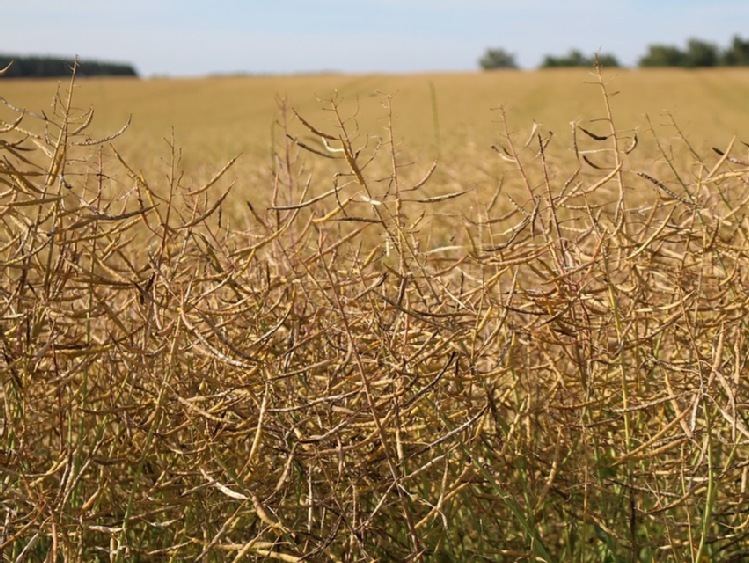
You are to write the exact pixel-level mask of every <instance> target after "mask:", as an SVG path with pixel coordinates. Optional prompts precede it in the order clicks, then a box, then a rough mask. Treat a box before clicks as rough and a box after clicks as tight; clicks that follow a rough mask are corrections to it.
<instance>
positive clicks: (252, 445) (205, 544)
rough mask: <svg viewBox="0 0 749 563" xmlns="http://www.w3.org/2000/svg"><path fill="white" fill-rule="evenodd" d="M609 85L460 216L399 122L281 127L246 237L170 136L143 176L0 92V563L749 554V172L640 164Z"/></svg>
mask: <svg viewBox="0 0 749 563" xmlns="http://www.w3.org/2000/svg"><path fill="white" fill-rule="evenodd" d="M600 87H601V90H602V99H603V100H604V101H605V103H606V104H605V106H606V114H605V115H604V117H603V118H602V119H600V120H598V121H595V122H593V123H585V124H573V125H572V133H573V142H572V147H573V150H574V152H575V155H576V162H577V167H575V166H572V167H571V168H569V167H565V168H560V167H559V166H557V165H556V164H555V152H554V151H556V150H559V147H561V149H566V148H569V147H565V146H564V143H562V142H560V140H559V139H560V137H562V135H557V136H556V137H555V138H553V139H552V137H551V135H550V133H548V132H545V131H540V130H538V131H537V130H534V131H533V132H532V133H531V134H530V135H527V136H524V137H526V138H527V141H525V139H523V140H519V139H518V136H517V135H514V134H510V133H509V132H508V131H507V130H505V132H504V135H503V136H502V138H501V140H500V141H499V142H498V143H497V145H496V147H495V151H496V154H494V158H498V159H500V161H501V162H502V163H503V166H505V167H506V178H507V182H508V185H509V184H513V185H515V186H516V187H518V186H519V188H520V189H513V190H506V189H501V188H500V189H498V190H497V191H496V193H495V195H494V197H492V198H491V199H490V200H488V201H486V202H485V206H484V208H483V209H482V210H481V211H480V213H476V214H475V216H468V214H467V213H465V212H461V205H462V203H461V202H462V201H463V199H465V197H466V194H465V193H464V192H465V190H459V191H452V192H448V193H444V194H442V195H438V196H434V195H430V193H429V186H431V185H432V184H430V177H431V172H432V171H433V170H434V167H432V166H429V165H428V163H427V165H426V166H425V167H424V177H423V179H422V180H421V181H419V182H416V183H413V182H412V183H407V182H406V180H404V178H403V176H402V172H401V170H402V169H401V166H402V163H401V162H400V160H399V156H398V151H397V150H396V147H395V145H394V142H393V139H392V128H391V129H390V130H389V132H390V137H389V138H384V139H381V140H379V141H375V140H367V139H365V138H361V137H359V136H358V135H357V134H355V133H354V131H355V129H354V128H353V127H354V124H355V118H352V117H348V118H347V117H345V116H343V115H341V112H340V111H339V109H338V108H339V106H338V102H337V101H336V100H331V101H330V105H329V109H330V110H331V116H332V118H333V122H334V123H335V126H334V127H332V128H331V129H330V130H327V129H323V128H321V127H320V126H319V125H317V124H313V123H309V122H307V121H306V120H305V119H304V116H301V115H296V114H293V113H290V112H286V113H285V114H284V115H285V116H286V117H287V118H288V120H289V122H290V123H291V125H289V127H288V128H287V136H286V137H285V139H284V142H283V143H281V144H280V145H279V147H278V149H279V150H278V156H277V162H278V167H277V169H276V174H275V181H274V185H273V186H270V187H269V188H268V189H269V190H272V204H271V205H270V206H269V207H268V208H267V209H265V210H258V209H255V208H254V207H253V206H251V205H250V206H248V210H247V213H248V214H249V215H250V216H251V221H250V226H248V227H247V228H243V229H237V228H235V227H232V226H231V225H225V224H224V221H222V203H223V202H224V198H225V197H226V193H227V190H224V189H223V188H222V189H219V187H218V186H220V185H222V184H221V181H220V179H221V177H222V176H223V175H224V174H225V173H226V172H227V170H229V169H230V166H231V163H230V164H229V165H227V166H226V167H224V168H223V169H221V170H220V171H219V172H218V173H217V174H216V177H215V178H214V180H213V181H211V182H209V183H208V184H206V185H203V186H190V185H184V184H183V182H182V179H181V176H180V172H179V151H178V150H177V149H176V148H175V146H174V142H172V143H170V147H171V154H170V157H171V159H170V161H169V162H168V163H167V168H168V174H167V176H166V179H165V180H164V179H158V180H156V181H155V180H153V179H147V178H146V177H145V176H144V175H143V174H141V173H140V172H139V171H137V170H133V169H131V168H130V167H129V166H128V164H127V163H126V162H125V160H124V159H122V158H119V156H118V155H117V153H116V152H114V151H113V150H112V149H111V148H109V144H108V143H109V141H110V140H111V139H92V138H90V137H89V136H88V135H87V127H88V126H89V124H90V117H91V114H90V113H86V112H84V113H79V112H76V111H75V110H73V109H72V105H71V101H70V95H69V94H68V95H65V96H60V97H59V98H58V99H57V100H56V104H55V110H54V112H52V113H51V114H50V115H32V114H27V113H25V112H23V111H21V110H17V111H16V110H15V108H12V107H10V106H8V108H7V109H9V110H10V111H16V115H17V119H16V120H14V121H11V122H4V123H2V128H1V129H0V134H1V135H2V137H0V151H1V160H0V189H2V193H0V222H2V229H1V230H0V265H1V266H2V280H1V281H0V323H1V324H0V354H1V355H0V385H1V388H0V389H1V393H2V394H1V398H2V417H3V418H2V421H0V479H1V484H0V487H1V489H0V490H1V492H0V499H2V500H0V551H2V553H3V554H4V558H5V560H13V561H24V560H42V559H44V558H45V557H46V558H47V560H50V561H52V560H55V559H56V558H58V557H60V558H63V559H65V560H87V561H89V560H95V559H98V560H107V559H109V560H125V559H141V560H146V559H149V560H150V559H174V560H183V559H193V560H216V561H219V560H226V559H232V558H233V559H234V560H240V559H243V558H257V559H260V558H270V559H279V560H282V561H301V560H305V559H306V560H320V561H327V560H334V561H336V560H338V561H359V560H406V559H427V558H434V559H435V560H441V561H450V560H485V559H491V560H497V559H505V560H547V561H552V560H570V559H576V560H589V561H602V560H607V561H619V560H631V559H632V558H633V557H634V558H639V559H641V560H659V561H662V560H675V561H681V560H686V559H691V560H693V561H698V560H702V558H703V557H712V558H720V559H723V560H727V559H730V558H734V559H736V560H738V559H740V558H741V557H742V556H747V555H749V554H748V553H747V551H746V550H745V547H743V546H745V545H746V542H747V538H746V536H747V534H748V533H749V531H748V530H747V526H748V525H749V520H748V519H747V516H746V514H747V512H749V507H748V506H747V501H748V499H749V497H747V479H748V477H749V462H748V461H747V452H748V450H747V445H746V444H747V439H748V438H749V421H747V420H746V415H745V414H744V411H745V410H746V402H747V399H746V393H747V383H746V373H747V365H746V364H747V359H748V358H749V342H748V341H747V334H749V330H747V320H746V319H747V312H748V311H747V309H748V308H749V217H747V213H748V212H749V196H747V193H748V192H747V180H748V177H749V163H748V162H745V161H743V160H741V159H740V158H737V157H735V156H734V147H728V149H726V150H723V151H716V153H715V154H711V155H709V156H706V157H703V156H701V155H699V154H698V153H697V152H696V151H694V150H691V148H690V147H689V145H688V143H686V142H684V143H683V144H682V145H679V146H678V147H676V148H674V147H662V148H661V152H660V153H658V154H653V155H650V159H651V160H658V161H660V163H661V165H660V168H659V170H660V171H661V172H663V171H665V172H663V174H664V175H663V176H661V177H656V171H655V169H648V170H641V169H639V168H637V167H635V166H634V165H633V164H632V163H633V162H634V161H633V160H632V159H631V156H632V155H633V154H636V153H637V151H638V150H639V147H638V142H637V141H638V140H637V138H636V135H634V134H633V133H631V132H629V133H627V132H621V131H618V130H617V128H616V125H615V122H614V119H613V117H612V115H611V112H610V110H609V106H608V101H609V97H608V94H607V92H606V85H605V83H604V82H603V81H602V80H601V81H600ZM71 90H72V87H71ZM386 103H389V100H386ZM7 105H8V104H7V103H6V106H7ZM29 121H31V122H33V123H34V125H33V126H28V127H27V122H29ZM40 130H41V131H43V132H42V133H40V132H38V131H40ZM309 139H312V142H311V141H310V140H309ZM656 141H657V139H656ZM487 149H488V148H487ZM672 150H680V151H686V152H687V153H688V154H689V155H690V159H691V160H690V166H689V167H687V168H685V167H683V166H680V165H679V166H677V161H676V160H675V158H674V155H673V152H672ZM491 154H492V153H491V152H490V151H488V150H487V155H491ZM306 158H310V159H317V158H326V159H327V158H332V159H336V161H337V164H338V166H339V173H337V174H336V175H335V177H334V178H333V182H332V184H331V186H330V189H329V190H327V191H325V190H323V191H321V192H320V193H316V194H314V195H313V194H311V193H308V187H309V185H308V183H307V182H306V181H305V180H304V174H303V172H302V170H303V169H302V163H303V162H304V159H306ZM487 158H489V156H487ZM642 160H643V159H640V162H642ZM420 165H423V163H421V164H420ZM654 168H655V167H654ZM125 184H126V185H125ZM123 186H125V187H124V188H123ZM253 188H255V187H253V186H240V187H239V188H236V189H253ZM432 194H433V192H432ZM442 219H444V220H445V221H446V222H447V224H450V225H452V227H451V229H452V232H451V236H450V237H449V240H447V239H444V241H443V242H444V244H443V242H440V241H442V240H443V238H444V233H443V232H442V231H439V230H438V229H436V228H435V227H434V225H435V224H436V223H438V222H439V221H440V220H442ZM427 222H429V224H430V225H432V226H431V227H430V228H429V229H428V232H425V230H424V228H423V225H424V224H427ZM435 233H436V234H435ZM438 239H439V240H438Z"/></svg>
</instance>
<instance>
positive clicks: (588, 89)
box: [0, 69, 749, 173]
mask: <svg viewBox="0 0 749 563" xmlns="http://www.w3.org/2000/svg"><path fill="white" fill-rule="evenodd" d="M605 80H606V82H607V83H608V85H609V86H608V87H609V89H610V91H611V92H612V93H614V94H616V95H615V96H613V97H612V100H611V103H612V107H613V110H614V112H615V116H616V121H617V125H618V127H619V128H620V129H621V130H627V129H632V128H637V129H638V130H639V131H640V134H641V136H642V137H643V140H644V141H645V142H647V140H648V129H649V124H648V123H647V122H646V120H645V116H646V115H649V116H650V118H651V119H652V121H653V123H654V125H655V126H656V130H657V132H658V134H659V135H661V136H662V138H663V139H664V140H666V141H668V140H671V139H674V138H675V137H676V134H675V131H674V130H673V128H672V127H670V125H671V123H670V120H669V119H668V118H666V117H665V115H666V114H671V115H672V116H673V118H674V120H675V122H676V123H677V124H678V126H679V127H680V128H682V129H683V130H684V132H685V133H686V135H687V136H688V138H689V139H690V140H691V141H692V142H693V143H694V144H695V147H696V148H698V149H701V150H705V149H707V150H709V149H710V147H712V146H718V147H724V146H725V145H727V144H728V142H729V141H730V140H731V138H732V137H733V136H734V135H736V136H738V137H739V138H741V136H742V134H743V135H745V134H746V132H747V131H749V114H747V112H746V110H745V100H746V99H747V95H749V73H747V72H746V71H744V70H705V71H702V70H697V71H687V70H677V69H673V70H670V69H667V70H638V71H632V70H624V69H622V70H610V71H607V72H606V76H605ZM57 85H58V83H57V82H55V81H40V82H37V81H34V82H21V81H12V82H11V81H7V82H5V83H4V84H3V90H2V92H1V93H0V95H2V96H3V97H5V98H6V99H7V100H8V101H9V102H11V103H14V104H17V105H21V106H23V107H25V108H26V109H29V110H42V109H48V108H49V105H50V100H51V98H52V95H53V94H54V92H55V89H56V87H57ZM336 93H337V95H338V96H339V97H340V99H341V100H342V101H343V103H344V104H345V107H346V108H347V109H349V110H351V109H352V108H353V106H354V105H355V104H356V103H357V101H358V104H359V120H360V128H361V132H362V134H366V135H372V136H383V135H384V126H385V120H384V117H385V116H386V115H387V112H386V111H385V110H384V109H383V108H382V102H383V97H384V96H388V95H389V96H392V97H393V103H392V106H393V115H394V126H395V134H396V140H397V141H398V142H399V144H400V146H401V147H402V148H403V149H404V150H406V151H407V152H408V154H410V155H414V157H418V158H419V160H420V161H422V162H424V161H429V160H431V159H433V158H435V157H436V139H437V136H436V132H435V122H434V111H435V110H436V113H437V117H438V123H439V139H440V143H441V148H442V150H443V154H442V157H443V158H442V160H443V163H442V167H446V168H451V167H453V166H454V165H455V164H456V163H459V162H460V159H466V158H473V157H474V156H481V157H483V158H484V159H486V160H489V159H490V158H491V156H490V155H491V152H490V149H489V146H490V145H492V144H494V143H496V142H497V140H498V138H499V136H500V134H501V133H502V131H501V127H500V124H499V119H498V115H497V112H496V111H495V110H496V108H499V107H504V108H505V110H506V111H507V113H508V116H509V118H510V123H511V127H512V128H513V129H514V130H517V131H525V130H529V129H530V127H531V125H532V123H533V122H534V121H536V122H538V123H540V124H542V125H543V126H544V127H545V128H546V129H548V130H550V131H553V132H554V133H555V134H556V135H557V137H558V140H557V142H559V143H563V144H568V141H569V137H570V126H569V124H570V122H571V121H576V122H581V123H585V122H586V121H588V120H592V119H597V118H600V117H602V116H603V110H604V108H603V102H602V99H601V95H600V89H599V87H598V86H597V85H596V78H595V73H594V72H592V71H590V70H550V71H535V72H522V71H506V72H494V73H482V74H476V73H466V74H434V75H404V76H398V75H396V76H345V75H330V76H290V77H219V78H206V79H201V78H199V79H173V80H170V79H148V80H140V81H138V80H127V79H125V80H122V79H112V80H106V79H92V80H79V82H78V84H77V87H76V95H75V105H76V106H78V107H80V108H84V109H85V108H88V107H93V108H94V109H95V110H96V118H95V120H94V123H93V131H92V132H94V133H97V134H102V135H103V134H107V133H111V132H112V131H115V130H117V129H119V128H120V127H121V126H122V124H124V123H125V122H126V121H127V119H128V117H129V116H132V118H133V122H132V125H131V126H130V129H129V132H128V134H127V136H125V137H124V138H123V139H122V142H121V143H118V146H121V147H122V150H123V152H124V153H125V154H127V155H129V156H130V157H131V158H132V159H134V160H133V163H134V164H135V165H138V166H146V167H147V166H149V165H150V164H151V163H152V161H153V158H154V154H161V153H162V151H163V143H162V139H163V138H164V137H168V136H169V135H170V130H171V128H172V127H173V128H174V130H175V133H176V140H177V142H178V144H179V145H180V147H182V149H183V151H184V155H185V157H186V158H187V159H188V161H189V162H190V163H191V164H192V165H193V166H194V167H201V166H209V167H210V166H212V165H218V164H220V163H221V162H224V161H226V160H228V159H230V158H232V157H233V156H235V155H237V154H239V153H242V155H243V156H242V158H241V160H240V162H239V165H240V166H242V167H243V169H244V170H247V171H252V170H253V169H257V168H261V169H262V168H263V167H268V166H269V162H270V154H271V138H272V136H271V128H272V127H273V124H274V121H275V120H277V118H278V98H279V97H280V98H285V99H287V101H288V104H289V105H290V106H293V107H294V108H296V109H297V110H298V111H299V112H300V113H301V114H302V115H303V116H305V117H306V118H307V119H309V120H310V121H311V122H313V123H318V124H320V126H321V127H322V126H323V125H325V124H328V125H330V124H332V120H331V119H330V116H329V115H328V114H326V112H323V111H322V108H323V107H324V105H325V101H326V100H328V99H330V98H331V96H333V95H334V94H336ZM470 168H473V167H472V166H466V167H465V168H464V169H463V170H462V171H461V172H463V173H466V172H468V173H470V170H469V169H470Z"/></svg>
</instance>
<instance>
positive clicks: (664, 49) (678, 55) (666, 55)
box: [637, 44, 686, 67]
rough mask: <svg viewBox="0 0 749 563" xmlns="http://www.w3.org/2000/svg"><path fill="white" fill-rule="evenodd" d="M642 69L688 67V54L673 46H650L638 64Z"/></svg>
mask: <svg viewBox="0 0 749 563" xmlns="http://www.w3.org/2000/svg"><path fill="white" fill-rule="evenodd" d="M637 64H638V66H641V67H664V66H686V54H685V53H684V52H683V51H681V50H680V49H679V48H678V47H675V46H673V45H660V44H656V45H650V46H648V53H647V54H646V55H645V56H643V57H641V58H640V60H639V61H638V62H637Z"/></svg>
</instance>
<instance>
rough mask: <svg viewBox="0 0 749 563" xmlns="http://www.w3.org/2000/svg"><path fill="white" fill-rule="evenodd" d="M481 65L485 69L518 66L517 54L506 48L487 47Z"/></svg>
mask: <svg viewBox="0 0 749 563" xmlns="http://www.w3.org/2000/svg"><path fill="white" fill-rule="evenodd" d="M479 66H480V67H481V68H482V69H484V70H492V69H497V68H517V67H518V65H517V63H516V62H515V55H514V54H512V53H508V52H507V51H505V50H504V49H487V50H486V52H485V53H484V56H483V57H481V58H480V59H479Z"/></svg>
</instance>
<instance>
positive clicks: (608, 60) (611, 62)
mask: <svg viewBox="0 0 749 563" xmlns="http://www.w3.org/2000/svg"><path fill="white" fill-rule="evenodd" d="M598 64H600V65H601V66H604V67H611V68H617V67H620V66H622V65H621V64H620V63H619V59H617V58H616V55H614V54H612V53H598Z"/></svg>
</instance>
